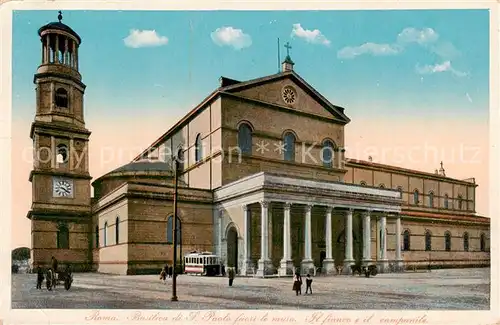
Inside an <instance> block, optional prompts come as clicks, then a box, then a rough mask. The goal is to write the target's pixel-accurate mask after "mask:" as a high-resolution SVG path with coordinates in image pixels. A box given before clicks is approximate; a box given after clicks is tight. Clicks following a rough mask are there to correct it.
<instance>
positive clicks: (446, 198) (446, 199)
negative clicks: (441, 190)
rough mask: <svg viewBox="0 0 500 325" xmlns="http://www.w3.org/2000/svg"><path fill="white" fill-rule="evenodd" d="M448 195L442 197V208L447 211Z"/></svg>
mask: <svg viewBox="0 0 500 325" xmlns="http://www.w3.org/2000/svg"><path fill="white" fill-rule="evenodd" d="M448 204H449V203H448V194H445V195H444V208H445V209H448Z"/></svg>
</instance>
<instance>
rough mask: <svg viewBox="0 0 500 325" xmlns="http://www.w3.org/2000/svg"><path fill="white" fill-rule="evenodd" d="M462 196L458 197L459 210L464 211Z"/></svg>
mask: <svg viewBox="0 0 500 325" xmlns="http://www.w3.org/2000/svg"><path fill="white" fill-rule="evenodd" d="M462 201H463V200H462V196H461V195H459V196H458V210H462Z"/></svg>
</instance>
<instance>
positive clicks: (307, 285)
mask: <svg viewBox="0 0 500 325" xmlns="http://www.w3.org/2000/svg"><path fill="white" fill-rule="evenodd" d="M312 282H313V279H311V275H309V274H307V276H306V295H307V291H309V292H310V293H311V294H312V293H313V291H312V288H311V284H312Z"/></svg>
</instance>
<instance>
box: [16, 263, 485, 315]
mask: <svg viewBox="0 0 500 325" xmlns="http://www.w3.org/2000/svg"><path fill="white" fill-rule="evenodd" d="M304 282H305V281H304ZM171 284H172V280H171V279H167V283H166V284H164V283H162V282H161V281H160V280H159V276H156V275H136V276H117V275H105V274H91V273H75V274H74V282H73V285H72V287H71V289H70V290H69V291H66V290H65V289H64V287H63V286H62V284H61V285H59V286H58V287H57V288H56V289H55V291H47V289H46V288H45V282H44V285H43V290H37V289H36V288H35V287H36V274H13V275H12V308H13V309H17V308H30V309H38V308H57V309H66V308H85V309H114V308H118V309H346V310H353V309H354V310H356V309H378V310H381V309H418V310H433V309H452V310H489V309H490V296H489V295H490V270H489V269H488V268H481V269H451V270H433V271H432V272H430V273H429V272H425V271H422V272H406V273H399V274H378V275H377V276H376V277H371V278H365V277H359V276H331V277H316V278H314V280H313V284H312V287H313V294H312V295H304V291H305V285H304V286H303V289H302V295H301V296H296V295H295V292H293V291H292V279H291V278H270V279H259V278H236V279H235V280H234V284H233V287H229V286H228V280H227V278H222V277H200V276H187V275H181V276H179V277H178V280H177V295H178V298H179V301H178V302H171V301H170V297H171V292H172V291H171V287H172V286H171Z"/></svg>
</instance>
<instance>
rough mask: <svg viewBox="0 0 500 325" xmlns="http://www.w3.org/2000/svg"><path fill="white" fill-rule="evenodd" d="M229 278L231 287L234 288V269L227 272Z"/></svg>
mask: <svg viewBox="0 0 500 325" xmlns="http://www.w3.org/2000/svg"><path fill="white" fill-rule="evenodd" d="M227 277H228V278H229V286H230V287H232V286H233V281H234V268H232V267H230V268H229V269H228V270H227Z"/></svg>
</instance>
